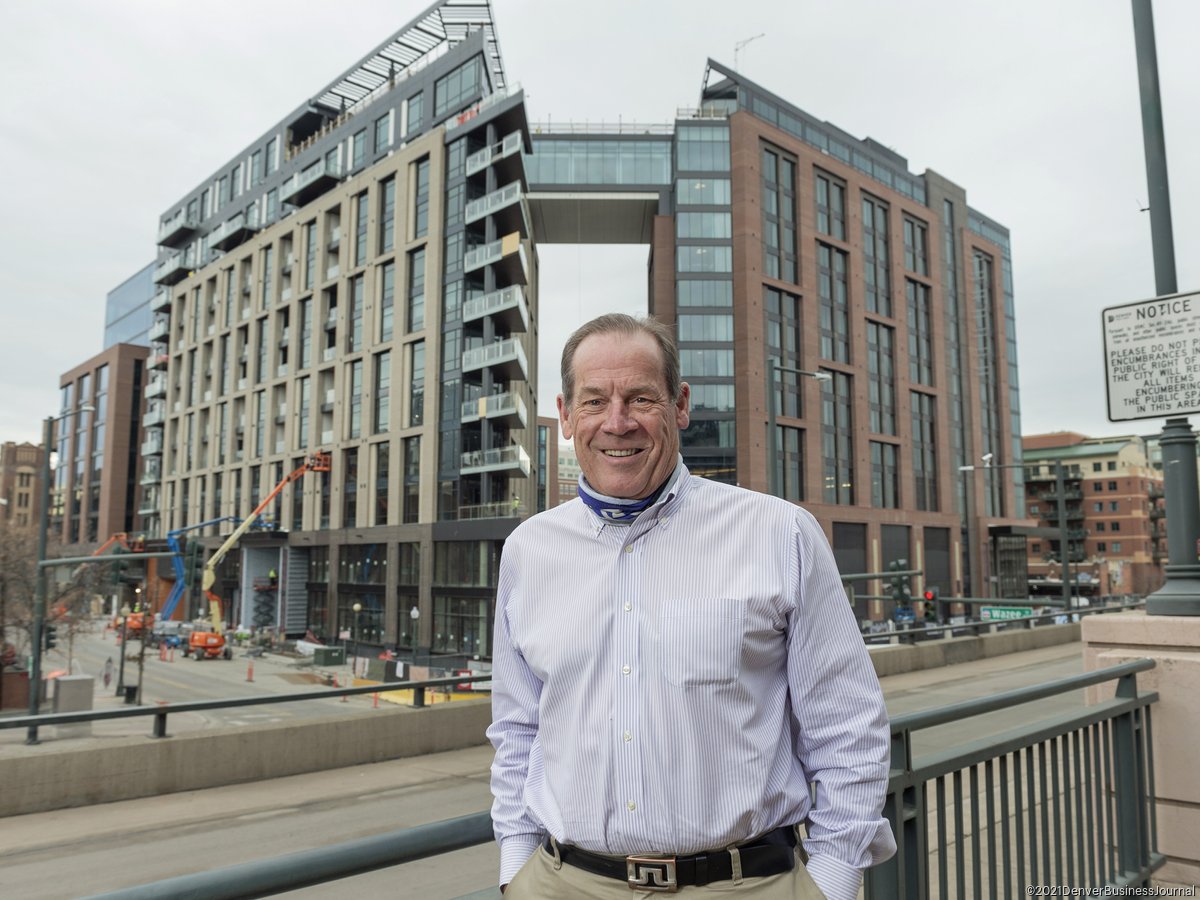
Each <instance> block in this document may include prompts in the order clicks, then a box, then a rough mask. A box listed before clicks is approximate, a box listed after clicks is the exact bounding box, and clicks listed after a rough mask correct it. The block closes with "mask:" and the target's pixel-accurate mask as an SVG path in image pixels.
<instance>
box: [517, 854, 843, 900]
mask: <svg viewBox="0 0 1200 900" xmlns="http://www.w3.org/2000/svg"><path fill="white" fill-rule="evenodd" d="M713 894H737V895H738V896H739V897H745V898H747V900H749V898H755V900H825V895H824V894H822V893H821V890H820V888H818V887H817V885H816V883H815V882H814V881H813V880H812V876H810V875H809V874H808V870H807V869H805V868H804V864H803V863H802V862H801V861H800V855H799V853H798V852H797V855H796V865H795V867H794V868H793V869H792V870H791V871H790V872H781V873H780V874H778V875H767V876H764V877H762V878H746V879H744V880H743V881H742V882H741V884H734V883H733V882H732V881H717V882H714V883H712V884H706V885H701V886H693V887H681V888H680V889H679V890H678V891H677V892H676V893H674V894H665V893H662V892H659V891H634V890H630V888H629V885H628V884H626V883H625V882H624V881H620V880H618V879H616V878H607V877H605V876H603V875H593V874H592V873H591V872H585V871H584V870H583V869H577V868H576V867H575V866H571V865H567V864H566V863H562V864H560V866H559V868H557V869H556V868H555V863H554V857H553V856H552V855H551V854H550V853H549V852H548V851H547V850H546V848H545V847H541V848H539V849H538V850H537V852H536V853H534V854H533V856H531V857H529V861H528V862H526V863H525V865H524V866H522V867H521V871H520V872H518V873H517V874H516V877H515V878H513V880H512V882H511V883H510V884H509V885H508V888H507V889H506V890H505V891H504V900H576V898H579V900H633V898H641V897H658V898H663V897H695V898H699V897H705V896H710V895H713Z"/></svg>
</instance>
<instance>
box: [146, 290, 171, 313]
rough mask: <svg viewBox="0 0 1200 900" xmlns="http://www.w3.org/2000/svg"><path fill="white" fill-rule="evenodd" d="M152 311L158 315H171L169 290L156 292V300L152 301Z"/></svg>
mask: <svg viewBox="0 0 1200 900" xmlns="http://www.w3.org/2000/svg"><path fill="white" fill-rule="evenodd" d="M150 309H151V310H152V311H153V312H156V313H161V312H165V313H170V312H171V292H170V291H168V290H160V291H155V293H154V299H153V300H151V301H150Z"/></svg>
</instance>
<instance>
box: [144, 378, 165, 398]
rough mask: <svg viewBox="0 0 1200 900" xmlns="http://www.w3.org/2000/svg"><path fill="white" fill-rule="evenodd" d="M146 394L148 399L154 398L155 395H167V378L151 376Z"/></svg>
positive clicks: (147, 383)
mask: <svg viewBox="0 0 1200 900" xmlns="http://www.w3.org/2000/svg"><path fill="white" fill-rule="evenodd" d="M145 394H146V399H147V400H150V399H153V398H154V397H165V396H167V379H165V378H151V379H150V380H149V381H148V382H146V392H145Z"/></svg>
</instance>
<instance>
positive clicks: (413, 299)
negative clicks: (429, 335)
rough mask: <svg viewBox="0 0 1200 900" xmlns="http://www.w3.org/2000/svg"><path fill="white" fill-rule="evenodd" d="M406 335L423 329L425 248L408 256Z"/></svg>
mask: <svg viewBox="0 0 1200 900" xmlns="http://www.w3.org/2000/svg"><path fill="white" fill-rule="evenodd" d="M407 325H408V333H409V334H411V333H412V332H414V331H420V330H421V329H422V328H424V327H425V248H424V247H421V248H419V249H417V250H413V251H412V252H411V253H409V254H408V317H407Z"/></svg>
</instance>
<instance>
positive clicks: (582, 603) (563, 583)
mask: <svg viewBox="0 0 1200 900" xmlns="http://www.w3.org/2000/svg"><path fill="white" fill-rule="evenodd" d="M562 383H563V392H562V394H561V395H560V396H559V398H558V410H559V417H560V419H561V422H562V432H563V436H564V437H566V438H573V439H574V442H575V452H576V455H577V456H578V458H579V466H580V469H581V470H582V471H583V476H582V477H581V479H580V486H579V495H580V499H581V501H582V502H580V503H575V502H573V501H572V502H571V503H567V504H564V505H562V506H558V507H556V508H554V509H551V510H548V511H546V512H545V513H542V514H540V515H538V516H534V517H533V518H531V519H529V520H528V521H527V522H524V523H522V525H521V526H520V527H519V528H517V530H516V531H514V532H513V534H512V536H511V537H510V538H509V540H508V541H507V542H506V544H505V548H504V556H503V559H502V561H501V565H500V578H499V590H498V595H497V602H496V635H495V644H494V648H493V660H494V668H493V695H492V696H493V699H492V704H493V722H492V725H491V727H490V728H489V729H488V736H489V738H490V739H491V741H492V743H493V745H494V746H495V748H496V758H495V762H494V763H493V765H492V792H493V794H494V795H495V802H494V804H493V806H492V819H493V822H494V824H495V831H496V838H497V840H498V841H499V843H500V859H501V863H500V884H501V887H502V888H507V890H506V894H507V895H508V897H509V898H512V900H525V898H533V897H554V898H558V897H597V898H604V897H612V898H621V897H631V896H646V895H648V893H649V892H651V891H654V890H655V889H659V890H662V889H675V888H677V889H678V891H679V893H681V894H690V893H697V892H700V891H705V890H713V889H717V890H722V891H729V892H735V893H741V894H743V895H744V896H746V897H755V898H774V897H806V898H807V897H822V896H825V897H829V898H835V900H842V898H845V900H852V898H854V897H855V896H856V894H857V892H858V889H859V886H860V884H861V880H862V870H863V869H864V868H866V867H868V866H870V865H873V864H874V863H877V862H880V861H881V860H884V859H886V858H887V857H889V856H890V855H891V854H892V853H893V852H895V843H894V841H893V839H892V834H891V831H890V829H889V827H888V824H887V822H886V821H885V820H884V819H883V818H881V816H880V811H881V810H882V807H883V800H884V795H885V793H886V786H887V778H888V747H889V732H888V724H887V714H886V712H885V710H884V706H883V699H882V695H881V692H880V689H879V681H878V679H877V678H876V676H875V672H874V669H873V668H872V666H871V662H870V659H869V657H868V656H867V652H866V648H865V647H864V645H863V641H862V638H861V636H860V635H859V632H858V628H857V625H856V623H855V621H854V617H853V614H852V612H851V610H850V608H849V606H848V605H847V603H846V600H845V593H844V592H843V590H842V587H841V583H840V581H839V578H838V573H837V568H836V565H835V564H834V561H833V556H832V554H831V553H830V550H829V546H828V543H827V541H826V540H825V537H824V534H823V533H822V532H821V529H820V526H818V525H817V523H816V521H815V520H814V519H813V518H812V516H810V515H809V514H808V513H807V512H805V511H804V510H802V509H800V508H799V507H797V506H794V505H793V504H790V503H787V502H785V501H783V500H780V499H777V498H774V497H768V496H765V495H762V494H758V493H754V492H751V491H746V490H742V489H740V488H736V487H730V486H729V485H724V484H719V483H716V482H712V481H708V480H706V479H702V478H695V477H692V476H691V475H689V474H688V471H687V469H686V467H685V466H684V465H683V462H682V459H681V457H680V455H679V431H680V430H681V429H683V428H685V427H687V424H688V396H689V388H688V386H687V384H684V383H681V382H680V376H679V356H678V352H677V351H676V349H675V346H674V343H673V342H672V340H671V337H670V333H669V332H668V331H667V330H666V329H665V328H664V327H663V326H662V325H661V324H659V323H657V322H655V321H653V320H648V319H646V320H639V319H633V318H631V317H629V316H623V315H607V316H601V317H600V318H598V319H595V320H593V321H592V322H589V323H588V324H586V325H584V326H583V327H581V328H580V329H579V330H578V331H576V332H575V334H574V335H572V336H571V338H570V339H569V340H568V341H567V344H566V347H565V348H564V350H563V357H562ZM810 785H811V789H810ZM800 823H803V824H804V825H805V827H806V830H807V836H806V837H805V839H804V841H803V845H804V846H803V850H804V852H805V854H806V856H807V865H805V864H804V863H802V862H801V859H800V858H798V853H797V850H796V849H795V846H796V829H795V828H794V826H796V825H799V824H800ZM705 884H709V885H711V888H703V887H697V885H705ZM631 888H633V889H634V890H633V891H631V890H630V889H631Z"/></svg>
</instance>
